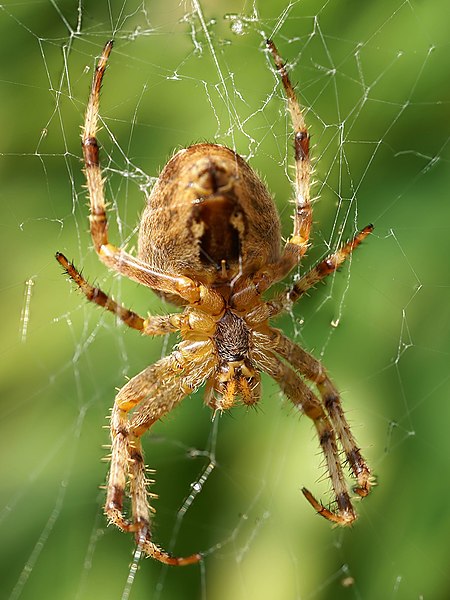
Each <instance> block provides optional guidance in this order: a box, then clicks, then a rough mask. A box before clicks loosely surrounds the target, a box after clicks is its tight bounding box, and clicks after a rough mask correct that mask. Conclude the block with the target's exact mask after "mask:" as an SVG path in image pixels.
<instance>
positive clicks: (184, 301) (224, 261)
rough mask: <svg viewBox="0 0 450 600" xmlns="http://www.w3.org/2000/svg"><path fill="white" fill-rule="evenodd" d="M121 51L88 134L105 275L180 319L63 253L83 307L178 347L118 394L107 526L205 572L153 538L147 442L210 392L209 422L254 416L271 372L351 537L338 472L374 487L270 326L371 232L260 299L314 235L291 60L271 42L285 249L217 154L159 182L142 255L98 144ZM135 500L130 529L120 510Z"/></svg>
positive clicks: (94, 102)
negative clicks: (142, 309)
mask: <svg viewBox="0 0 450 600" xmlns="http://www.w3.org/2000/svg"><path fill="white" fill-rule="evenodd" d="M112 45H113V42H112V41H109V42H108V43H107V44H106V45H105V47H104V49H103V53H102V55H101V57H100V59H99V61H98V64H97V68H96V71H95V74H94V78H93V82H92V88H91V92H90V96H89V101H88V105H87V110H86V116H85V121H84V127H83V130H82V136H81V137H82V148H83V154H84V172H85V175H86V181H87V189H88V194H89V200H90V216H89V221H90V232H91V236H92V241H93V244H94V248H95V250H96V252H97V254H98V256H99V258H100V260H101V261H102V262H103V263H104V264H105V265H106V266H107V267H108V268H109V269H111V270H113V271H115V272H117V273H120V274H121V275H123V276H125V277H128V278H130V279H132V280H133V281H136V282H138V283H140V284H143V285H145V286H147V287H149V288H151V289H152V290H153V291H155V292H156V293H157V294H158V295H159V296H161V297H163V298H165V299H166V300H169V301H170V302H172V303H173V304H175V305H177V306H180V307H183V310H182V312H178V313H174V314H169V315H165V316H148V317H147V318H143V317H141V316H139V315H138V314H136V313H135V312H132V311H131V310H128V309H127V308H125V307H124V306H122V305H121V304H118V303H117V302H115V301H114V300H113V299H112V298H111V297H110V296H108V295H107V294H105V293H104V292H102V291H101V290H100V289H99V288H96V287H93V286H92V285H90V284H89V283H88V282H87V281H86V280H85V279H84V277H83V276H82V275H81V273H80V272H79V271H77V269H76V268H75V266H74V265H73V264H72V263H71V262H69V261H68V260H67V258H66V257H65V256H64V255H63V254H61V253H59V252H58V253H57V254H56V258H57V260H58V262H59V263H60V264H61V265H62V267H63V268H64V269H65V271H66V273H67V274H68V275H69V277H70V278H71V279H72V280H73V281H74V282H75V283H76V284H77V285H78V287H79V288H80V289H81V291H82V292H83V293H84V295H85V296H86V298H87V299H88V300H90V301H91V302H94V303H96V304H98V305H100V306H102V307H103V308H105V309H106V310H108V311H110V312H112V313H114V314H115V315H116V316H117V317H118V318H119V319H121V320H122V321H123V322H124V323H125V324H126V325H128V326H129V327H131V328H133V329H136V330H138V331H139V332H140V333H141V334H143V335H148V336H154V335H165V334H167V333H172V332H178V333H179V334H180V335H181V342H180V343H179V344H178V345H177V346H176V348H175V349H174V350H173V352H172V353H171V354H170V355H169V356H166V357H165V358H162V359H161V360H159V361H158V362H156V363H155V364H154V365H151V366H149V367H147V368H146V369H144V370H143V371H142V372H141V373H139V374H138V375H136V376H135V377H133V378H132V379H130V380H129V381H128V382H127V383H126V384H125V385H124V386H123V387H122V389H121V390H120V391H119V392H118V394H117V395H116V398H115V402H114V407H113V409H112V413H111V466H110V470H109V475H108V482H107V486H106V490H107V492H106V503H105V514H106V516H107V518H108V519H109V522H111V523H113V524H114V525H116V526H117V527H118V528H119V529H121V530H122V531H126V532H133V534H134V536H135V539H136V543H137V544H138V545H139V547H140V548H141V549H142V550H143V551H144V552H145V553H146V554H147V555H149V556H151V557H153V558H155V559H156V560H159V561H161V562H162V563H165V564H168V565H188V564H192V563H196V562H198V561H199V560H200V559H201V558H202V555H201V554H200V553H195V554H192V555H190V556H187V557H184V558H181V557H174V556H172V555H171V554H169V553H168V552H167V551H165V550H164V549H162V548H161V547H160V546H158V545H157V544H156V543H155V542H154V541H153V540H152V536H151V513H153V512H154V508H153V507H152V506H151V505H150V501H151V499H152V498H153V497H154V495H153V494H150V493H148V491H147V485H148V483H149V481H148V480H147V477H146V467H145V465H144V458H143V452H142V445H141V437H142V435H143V434H144V433H145V432H146V431H147V430H148V429H149V428H150V427H151V426H152V425H153V424H154V423H155V422H156V421H158V420H159V419H161V418H162V417H163V416H164V415H166V414H167V413H169V412H170V411H171V410H173V409H174V408H175V407H176V406H177V405H178V404H179V403H180V402H181V401H182V400H183V398H185V397H186V396H188V395H190V394H192V393H193V392H194V391H195V390H197V389H198V388H199V387H200V386H202V385H203V384H206V385H205V403H206V405H208V406H209V407H211V409H212V410H213V411H214V414H216V413H217V412H222V411H225V410H228V409H230V408H231V407H232V406H233V405H234V404H235V403H236V402H237V400H238V399H240V400H241V401H242V402H243V403H244V404H245V405H248V406H252V405H255V404H256V403H257V402H258V401H259V399H260V396H261V385H260V380H261V377H260V372H264V373H267V374H268V375H270V376H271V377H272V378H273V379H274V380H275V381H276V382H277V383H278V384H279V386H280V388H281V390H282V391H283V392H284V394H285V395H286V396H287V398H288V399H289V400H290V402H292V404H293V405H294V406H295V407H297V408H298V409H299V410H300V411H301V412H303V413H304V414H306V415H307V416H308V417H309V418H310V419H311V420H312V422H313V424H314V426H315V429H316V431H317V435H318V438H319V442H320V446H321V449H322V452H323V455H324V458H325V462H326V465H327V470H328V472H329V476H330V479H331V485H332V488H333V492H334V495H335V505H336V508H335V509H332V508H329V507H326V506H324V505H323V504H322V503H321V502H319V501H318V500H316V498H315V497H314V496H313V495H312V493H311V492H310V491H309V490H307V489H305V488H303V489H302V492H303V494H304V495H305V497H306V499H307V500H308V502H309V503H310V504H311V505H312V506H313V507H314V509H315V510H316V511H317V512H318V513H319V514H320V515H322V516H323V517H325V518H326V519H328V520H329V521H331V522H333V523H335V524H338V525H349V524H351V523H352V522H353V521H354V520H355V519H356V513H355V511H354V509H353V506H352V502H351V500H350V493H349V490H348V488H347V485H346V482H345V479H344V474H343V462H344V460H345V462H346V463H347V464H348V465H349V467H350V469H351V472H352V475H353V477H354V478H355V479H356V484H355V487H354V492H355V493H356V494H357V495H359V496H361V497H364V496H367V494H368V493H369V491H370V488H371V485H372V477H371V474H370V469H369V467H368V465H367V463H366V461H365V460H364V458H363V457H362V455H361V452H360V449H359V447H358V445H357V443H356V441H355V438H354V437H353V434H352V432H351V430H350V427H349V425H348V423H347V421H346V419H345V416H344V412H343V409H342V406H341V401H340V397H339V392H338V390H337V389H336V387H335V385H334V384H333V383H332V381H331V380H330V378H329V377H328V375H327V372H326V370H325V368H324V367H323V366H322V364H321V363H320V362H319V361H318V360H316V359H315V358H314V357H313V356H311V355H310V354H308V353H307V352H305V350H303V349H302V348H300V347H299V346H297V345H296V344H295V343H294V342H292V341H291V340H289V339H288V338H287V337H286V336H285V335H284V334H283V333H282V331H280V330H278V329H274V328H273V327H272V326H271V325H270V319H272V318H273V317H275V316H277V315H279V314H280V313H281V312H282V311H284V310H286V309H288V308H290V307H291V306H292V305H293V303H295V302H296V301H297V300H298V299H299V298H301V297H302V296H303V294H304V293H305V292H306V291H307V290H309V289H310V288H311V287H312V286H314V285H316V284H317V283H318V282H319V281H321V280H322V279H324V278H325V277H327V276H328V275H330V274H331V273H333V272H334V271H336V269H337V268H338V267H339V266H340V265H341V264H342V263H343V262H344V261H345V259H346V258H347V257H348V256H349V255H350V254H351V253H352V252H353V250H354V249H355V248H356V247H357V246H359V244H360V243H361V242H362V241H363V240H364V239H365V238H366V237H367V235H369V233H370V232H371V231H372V229H373V226H372V225H368V226H367V227H365V228H364V229H362V230H361V231H360V232H359V233H356V235H355V236H354V237H353V239H351V240H350V241H348V242H347V243H345V244H344V245H343V246H342V247H340V248H339V249H338V250H337V251H336V252H333V253H332V254H330V255H329V256H327V257H326V258H325V259H324V260H322V261H321V262H319V263H318V264H317V265H316V266H315V267H314V268H312V269H311V270H310V271H309V272H307V273H306V274H305V275H303V276H302V277H300V278H299V279H298V280H297V281H296V282H295V283H294V284H292V285H291V286H290V287H288V288H287V289H286V290H285V291H284V292H282V293H280V294H278V295H275V297H274V298H272V299H271V300H268V301H267V300H264V299H263V298H262V295H263V293H264V292H266V291H267V290H268V289H269V288H270V287H271V285H272V284H273V283H275V282H277V281H280V280H282V279H283V278H284V277H286V276H287V275H288V274H289V273H290V272H291V271H292V269H293V268H294V267H295V266H296V265H298V264H299V261H300V259H301V258H302V257H303V256H304V254H305V252H306V250H307V248H308V239H309V236H310V229H311V224H312V207H311V200H310V192H309V188H310V176H311V162H310V155H309V134H308V130H307V127H306V124H305V120H304V117H303V114H302V110H301V108H300V106H299V103H298V100H297V98H296V95H295V92H294V88H293V86H292V84H291V81H290V79H289V75H288V72H287V70H286V67H285V65H284V63H283V60H282V58H281V56H280V54H279V53H278V50H277V48H276V47H275V44H274V43H273V41H271V40H267V42H266V45H267V49H268V51H269V52H270V54H271V55H272V58H273V61H274V63H275V67H276V70H277V72H278V74H279V76H280V78H281V82H282V85H283V87H284V91H285V94H286V97H287V105H288V109H289V112H290V115H291V119H292V124H293V129H294V148H295V167H296V178H295V197H294V230H293V233H292V236H291V237H290V239H289V240H288V241H287V242H286V244H285V245H284V247H283V248H282V243H281V232H280V221H279V217H278V213H277V211H276V209H275V205H274V203H273V200H272V198H271V196H270V195H269V193H268V191H267V189H266V187H265V186H264V184H263V183H262V182H261V180H260V179H259V178H258V176H257V175H256V174H255V173H254V171H253V170H252V169H251V167H250V166H249V165H248V164H247V162H246V161H245V160H244V159H243V158H241V157H240V156H239V155H238V154H237V153H236V152H234V151H233V150H230V149H229V148H227V147H225V146H221V145H218V144H211V143H200V144H195V145H193V146H190V147H188V148H185V149H182V150H180V151H179V152H177V153H176V154H175V155H174V156H173V157H172V158H171V159H170V160H169V162H168V163H167V164H166V166H165V167H164V169H163V170H162V172H161V174H160V176H159V178H158V180H157V182H156V184H155V186H154V187H153V190H152V192H151V194H150V196H149V197H148V200H147V205H146V207H145V209H144V212H143V215H142V219H141V222H140V230H139V242H138V257H137V258H136V257H134V256H132V255H131V254H129V253H128V252H126V251H125V250H124V249H122V248H118V247H116V246H114V245H113V244H111V243H110V241H109V238H108V225H107V216H106V201H105V197H104V180H103V177H102V172H101V168H100V163H99V147H98V142H97V138H96V134H97V130H98V120H99V114H98V111H99V96H100V88H101V84H102V80H103V76H104V73H105V69H106V65H107V62H108V58H109V55H110V53H111V49H112ZM305 380H307V381H308V382H309V383H310V385H307V383H305ZM311 386H314V387H315V389H316V392H314V391H313V389H311ZM341 451H342V452H343V455H344V457H345V459H344V460H343V459H342V458H341V455H340V453H341ZM126 491H127V494H128V495H129V497H130V501H131V516H130V517H127V516H126V515H125V511H124V496H125V493H126Z"/></svg>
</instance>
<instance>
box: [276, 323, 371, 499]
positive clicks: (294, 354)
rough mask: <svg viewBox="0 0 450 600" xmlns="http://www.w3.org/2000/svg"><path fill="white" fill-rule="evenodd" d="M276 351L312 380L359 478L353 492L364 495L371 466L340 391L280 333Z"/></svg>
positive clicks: (326, 375) (367, 491)
mask: <svg viewBox="0 0 450 600" xmlns="http://www.w3.org/2000/svg"><path fill="white" fill-rule="evenodd" d="M277 334H278V335H277V342H276V345H275V351H276V352H277V353H278V354H280V356H282V357H283V358H284V359H286V360H287V361H288V362H289V363H290V364H291V365H292V366H293V367H294V368H295V369H297V370H298V372H299V373H300V374H301V375H303V376H304V377H306V378H307V379H309V380H310V381H312V382H313V383H314V384H315V385H316V387H317V389H318V391H319V393H320V395H321V398H322V402H323V405H324V407H325V409H326V410H327V412H328V416H329V418H330V420H331V422H332V424H333V427H334V430H335V432H336V434H337V436H338V438H339V440H340V442H341V445H342V448H343V450H344V452H345V456H346V458H347V461H348V464H349V465H350V468H351V470H352V472H353V475H354V477H355V478H356V479H357V481H358V485H357V487H356V488H355V490H354V491H355V492H356V493H357V494H358V495H359V496H362V497H364V496H367V495H368V493H369V492H370V488H371V485H372V477H371V474H370V469H369V467H368V465H367V463H366V461H365V460H364V458H363V457H362V455H361V452H360V449H359V446H358V445H357V443H356V440H355V438H354V437H353V434H352V432H351V430H350V426H349V424H348V423H347V420H346V418H345V415H344V411H343V409H342V405H341V400H340V397H339V392H338V390H337V389H336V387H335V385H334V384H333V383H332V381H331V380H330V378H329V377H328V374H327V372H326V370H325V368H324V367H323V366H322V364H321V363H320V362H319V361H318V360H317V359H315V358H314V357H313V356H311V354H308V352H306V351H305V350H303V348H301V347H300V346H297V344H294V342H292V341H291V340H290V339H289V338H287V337H285V336H284V335H283V334H282V333H281V332H277Z"/></svg>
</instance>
